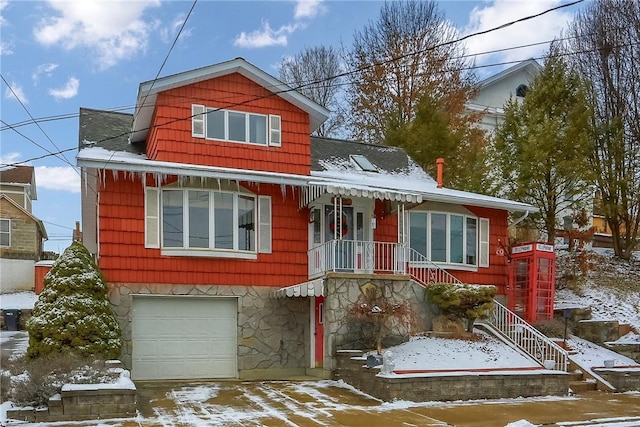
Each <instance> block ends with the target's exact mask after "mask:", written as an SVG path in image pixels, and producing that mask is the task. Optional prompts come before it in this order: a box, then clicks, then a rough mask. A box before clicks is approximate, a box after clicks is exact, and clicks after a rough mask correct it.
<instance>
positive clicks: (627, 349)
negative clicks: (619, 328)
mask: <svg viewBox="0 0 640 427" xmlns="http://www.w3.org/2000/svg"><path fill="white" fill-rule="evenodd" d="M604 346H605V347H606V348H608V349H609V350H611V351H615V352H616V353H618V354H622V355H623V356H627V357H628V358H629V359H633V360H634V361H635V362H636V363H640V343H638V344H617V343H611V342H606V343H604Z"/></svg>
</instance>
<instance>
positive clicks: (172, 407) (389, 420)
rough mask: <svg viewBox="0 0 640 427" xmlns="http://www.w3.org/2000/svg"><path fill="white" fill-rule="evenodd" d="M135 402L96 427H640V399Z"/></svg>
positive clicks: (211, 396)
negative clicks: (131, 413) (124, 416)
mask: <svg viewBox="0 0 640 427" xmlns="http://www.w3.org/2000/svg"><path fill="white" fill-rule="evenodd" d="M138 402H139V403H138V408H139V416H138V417H137V418H136V419H135V420H127V421H124V422H119V423H117V424H116V423H114V424H112V423H110V422H108V421H103V422H101V424H100V426H105V425H110V426H111V425H118V426H125V427H134V426H138V427H140V426H158V427H177V426H181V427H182V426H300V427H315V426H354V427H359V426H363V427H377V426H381V427H391V426H396V425H397V426H467V427H504V426H506V425H509V424H510V423H514V424H512V425H513V426H519V427H524V426H531V425H532V424H533V425H563V424H555V423H562V422H563V423H567V422H576V421H587V420H594V421H592V422H590V423H589V425H592V426H595V425H600V426H612V427H613V426H616V427H621V426H638V425H640V393H624V394H612V393H603V392H595V393H591V394H587V395H583V396H580V397H541V398H527V399H504V400H490V401H473V402H418V403H417V402H407V401H399V402H392V403H385V402H381V401H379V400H377V399H374V398H372V397H370V396H368V395H365V394H362V393H360V392H359V391H357V390H355V389H353V388H351V387H349V386H348V385H345V384H343V383H342V382H336V381H327V380H324V381H251V382H247V381H221V382H211V383H195V384H174V385H169V384H166V383H165V384H163V385H159V384H152V383H146V384H138ZM520 420H528V421H529V422H531V423H532V424H529V423H523V422H521V423H517V421H520ZM595 420H598V421H595ZM605 420H606V421H605ZM585 424H586V423H585ZM585 424H582V423H576V424H572V425H585ZM93 425H95V424H93ZM564 425H567V424H564Z"/></svg>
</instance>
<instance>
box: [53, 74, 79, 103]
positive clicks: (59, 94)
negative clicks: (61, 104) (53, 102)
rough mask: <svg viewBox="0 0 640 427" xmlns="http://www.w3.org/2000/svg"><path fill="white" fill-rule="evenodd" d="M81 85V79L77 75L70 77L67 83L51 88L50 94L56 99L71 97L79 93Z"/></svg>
mask: <svg viewBox="0 0 640 427" xmlns="http://www.w3.org/2000/svg"><path fill="white" fill-rule="evenodd" d="M79 87H80V80H78V79H76V78H75V77H70V78H69V80H67V83H66V84H65V85H64V86H63V87H61V88H59V89H49V95H51V96H53V97H54V98H56V99H69V98H73V97H74V96H76V95H77V94H78V88H79Z"/></svg>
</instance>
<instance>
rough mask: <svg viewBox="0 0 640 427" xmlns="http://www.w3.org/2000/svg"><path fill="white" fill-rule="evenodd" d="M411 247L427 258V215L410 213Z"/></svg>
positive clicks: (424, 213)
mask: <svg viewBox="0 0 640 427" xmlns="http://www.w3.org/2000/svg"><path fill="white" fill-rule="evenodd" d="M409 224H410V226H409V247H411V249H413V250H415V251H417V252H419V253H420V254H422V256H424V257H425V258H428V256H427V213H426V212H410V213H409Z"/></svg>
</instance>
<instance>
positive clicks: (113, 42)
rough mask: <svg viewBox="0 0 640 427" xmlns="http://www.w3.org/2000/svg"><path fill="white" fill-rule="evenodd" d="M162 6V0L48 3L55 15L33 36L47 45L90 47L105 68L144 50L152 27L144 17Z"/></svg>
mask: <svg viewBox="0 0 640 427" xmlns="http://www.w3.org/2000/svg"><path fill="white" fill-rule="evenodd" d="M159 4H160V2H159V0H138V1H86V0H74V1H70V0H49V5H50V6H51V7H52V8H53V9H54V11H55V14H53V15H51V16H47V17H45V18H43V19H42V20H41V21H40V22H39V24H38V26H37V27H36V28H35V30H34V35H35V37H36V40H37V41H38V42H40V43H41V44H43V45H46V46H51V45H56V44H60V45H61V46H62V47H64V48H65V49H68V50H71V49H75V48H88V49H90V50H92V51H94V52H95V54H96V55H97V62H98V66H99V67H100V68H102V69H105V68H108V67H111V66H113V65H115V64H116V63H118V62H119V61H120V60H123V59H127V58H131V57H133V56H134V55H135V54H137V53H139V52H142V51H144V50H145V48H146V47H147V42H148V38H149V31H150V29H151V28H152V26H151V24H149V23H146V22H144V21H143V20H142V19H141V18H142V15H143V13H144V11H145V10H146V9H147V8H148V7H152V6H157V5H159Z"/></svg>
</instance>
